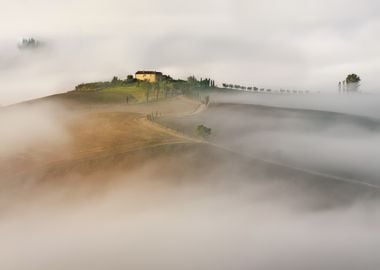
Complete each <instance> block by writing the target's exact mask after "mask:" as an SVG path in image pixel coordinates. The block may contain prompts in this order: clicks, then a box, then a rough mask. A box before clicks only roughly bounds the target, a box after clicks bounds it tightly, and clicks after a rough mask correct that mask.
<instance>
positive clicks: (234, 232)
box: [0, 95, 380, 270]
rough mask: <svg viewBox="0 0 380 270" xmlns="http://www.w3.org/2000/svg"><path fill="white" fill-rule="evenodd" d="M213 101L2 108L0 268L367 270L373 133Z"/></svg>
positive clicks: (349, 119) (362, 122)
mask: <svg viewBox="0 0 380 270" xmlns="http://www.w3.org/2000/svg"><path fill="white" fill-rule="evenodd" d="M252 97H255V95H252ZM274 97H275V96H274ZM223 98H226V99H229V97H228V96H224V97H223V96H218V97H211V101H212V104H210V105H209V107H208V108H206V107H204V105H200V103H199V102H198V101H196V100H195V101H194V100H190V99H188V98H185V97H177V98H173V99H169V100H164V101H160V102H157V103H151V104H146V105H144V104H141V105H131V106H125V105H124V106H121V105H107V106H93V105H91V106H88V105H87V106H85V105H83V104H82V105H78V104H72V105H70V106H68V104H67V102H65V103H62V102H60V101H59V99H58V100H57V99H56V98H55V99H49V98H48V99H46V100H42V101H37V102H33V103H30V104H24V105H17V106H13V107H10V108H6V109H3V110H2V113H1V117H2V118H1V120H2V121H1V124H2V125H1V130H3V132H1V134H2V135H1V136H2V137H1V139H2V141H6V142H7V144H6V148H2V149H4V150H3V151H2V159H1V165H2V166H3V168H4V166H5V167H6V168H7V170H2V174H1V176H2V177H1V186H2V193H1V194H2V196H1V200H0V209H1V214H0V238H1V239H2V241H1V243H0V250H1V252H0V254H1V260H0V267H1V268H2V269H17V270H19V269H20V270H23V269H28V270H29V269H32V270H33V269H65V270H66V269H91V270H92V269H115V270H119V269H126V268H134V269H194V268H197V269H252V268H255V269H279V268H281V269H305V268H308V269H358V268H365V269H376V268H377V265H378V264H379V263H380V262H379V259H378V256H377V252H376V250H377V249H378V248H379V246H380V239H379V237H378V236H377V235H378V234H377V229H378V226H379V225H380V219H379V218H380V216H379V214H380V212H379V210H380V209H379V207H378V203H379V198H380V197H379V196H380V189H379V187H378V185H379V183H378V181H377V178H376V177H377V176H378V175H379V173H378V170H377V168H376V166H375V160H376V155H377V152H376V150H375V149H376V146H377V135H378V132H379V124H378V120H377V119H375V118H368V117H363V116H357V115H356V116H354V115H348V114H342V113H333V112H327V111H316V110H305V109H303V110H300V109H294V108H292V107H290V106H288V108H275V107H268V104H265V105H266V106H262V105H259V104H258V103H259V102H253V101H254V100H255V99H254V98H253V100H252V101H249V99H247V98H244V99H245V102H244V103H243V102H238V101H237V100H233V99H231V102H230V103H226V102H225V101H224V99H223ZM269 98H270V96H268V99H269ZM277 98H278V97H277ZM284 98H287V97H284ZM219 99H220V100H219ZM248 101H249V103H250V104H247V103H248ZM256 101H257V100H256ZM199 106H201V107H199ZM283 107H286V106H283ZM200 108H203V109H201V110H200ZM313 109H315V108H313ZM150 111H160V112H162V116H161V117H159V118H158V119H157V120H156V121H154V122H153V123H152V122H150V121H146V120H144V115H145V114H146V113H148V112H150ZM30 114H32V115H33V119H32V120H31V119H30V118H29V115H30ZM11 123H13V124H11ZM31 123H32V124H33V126H34V127H35V128H34V129H33V128H31V127H30V126H29V125H31ZM201 123H202V124H204V125H206V126H208V127H210V128H212V135H211V136H210V137H209V138H208V139H207V140H203V139H199V138H197V137H196V136H195V135H194V128H195V127H196V126H197V125H198V124H201ZM10 134H13V135H12V136H11V135H10ZM16 135H17V136H16ZM11 138H13V139H11ZM41 146H44V149H41ZM322 146H323V147H322ZM5 150H6V151H5ZM20 168H22V169H21V170H20Z"/></svg>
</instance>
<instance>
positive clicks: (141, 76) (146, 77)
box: [135, 71, 163, 83]
mask: <svg viewBox="0 0 380 270" xmlns="http://www.w3.org/2000/svg"><path fill="white" fill-rule="evenodd" d="M162 77H163V75H162V73H161V72H156V71H137V72H136V74H135V78H136V80H139V81H148V82H151V83H154V82H158V81H159V80H161V79H162Z"/></svg>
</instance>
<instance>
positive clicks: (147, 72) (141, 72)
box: [136, 70, 162, 75]
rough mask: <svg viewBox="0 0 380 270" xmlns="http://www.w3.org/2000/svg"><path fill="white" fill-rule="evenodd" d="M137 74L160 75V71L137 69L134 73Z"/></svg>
mask: <svg viewBox="0 0 380 270" xmlns="http://www.w3.org/2000/svg"><path fill="white" fill-rule="evenodd" d="M137 74H155V75H162V73H161V72H157V71H146V70H140V71H137V72H136V75H137Z"/></svg>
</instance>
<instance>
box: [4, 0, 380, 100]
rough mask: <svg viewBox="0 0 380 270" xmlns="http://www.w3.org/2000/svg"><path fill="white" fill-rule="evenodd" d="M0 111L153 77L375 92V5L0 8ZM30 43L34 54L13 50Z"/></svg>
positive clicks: (227, 1) (10, 4) (46, 0)
mask: <svg viewBox="0 0 380 270" xmlns="http://www.w3.org/2000/svg"><path fill="white" fill-rule="evenodd" d="M0 1H1V16H0V27H1V31H0V85H1V88H0V104H7V103H11V102H16V101H19V100H24V99H28V98H32V97H37V96H43V95H47V94H51V93H56V92H59V91H65V90H70V89H73V88H74V86H75V85H76V84H77V83H80V82H84V81H93V80H106V79H110V78H111V77H112V76H113V75H119V76H120V77H125V76H126V75H127V74H128V73H134V72H135V71H136V70H137V69H155V70H162V71H164V72H166V73H170V74H171V75H173V76H174V77H186V76H188V75H191V74H195V75H198V76H210V77H213V78H215V79H216V80H217V82H219V83H222V82H231V83H241V84H254V85H257V86H261V87H268V88H280V87H281V88H295V89H310V90H325V91H336V88H337V87H336V85H337V82H338V81H339V80H342V79H344V77H345V75H346V74H347V73H351V72H356V73H358V74H359V75H360V76H361V77H362V79H363V83H362V89H363V90H368V91H376V90H377V89H378V85H379V84H378V82H377V81H376V79H377V74H378V73H379V72H380V54H379V53H378V48H379V47H380V46H379V45H380V40H378V39H377V34H378V33H379V32H380V15H378V13H379V12H378V11H379V8H380V2H378V1H376V0H363V1H352V0H345V1H343V0H318V1H314V0H265V1H264V0H260V1H258V0H249V1H248V0H233V1H232V0H218V1H216V0H202V1H201V0H193V1H181V0H180V1H178V0H176V1H174V0H160V1H153V0H139V1H129V0H123V1H122V0H107V1H105V0H104V1H94V0H91V1H90V0H75V1H74V0H65V1H63V0H33V1H31V0H12V1H6V0H0ZM29 36H33V37H36V38H38V39H39V40H41V41H43V42H44V43H45V46H44V48H43V49H40V50H38V51H33V52H30V51H29V52H25V51H19V50H18V49H17V43H18V41H19V40H20V38H22V37H29Z"/></svg>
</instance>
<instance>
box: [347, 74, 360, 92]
mask: <svg viewBox="0 0 380 270" xmlns="http://www.w3.org/2000/svg"><path fill="white" fill-rule="evenodd" d="M360 81H361V79H360V77H359V76H358V75H356V74H355V73H353V74H349V75H348V76H347V78H346V85H347V91H348V92H357V91H358V90H359V86H360Z"/></svg>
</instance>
